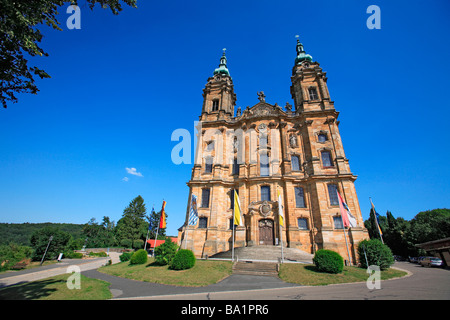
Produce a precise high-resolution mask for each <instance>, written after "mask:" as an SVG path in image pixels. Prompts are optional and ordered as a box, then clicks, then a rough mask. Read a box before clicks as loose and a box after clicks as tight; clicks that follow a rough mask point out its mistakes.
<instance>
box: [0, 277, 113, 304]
mask: <svg viewBox="0 0 450 320" xmlns="http://www.w3.org/2000/svg"><path fill="white" fill-rule="evenodd" d="M69 276H70V274H63V275H59V276H54V277H51V278H47V279H43V280H38V281H33V282H28V283H23V284H18V285H15V286H11V287H7V288H2V289H0V300H105V299H110V298H112V294H111V292H110V291H109V285H110V284H109V283H108V282H106V281H102V280H97V279H91V278H87V277H85V276H83V275H81V288H80V289H72V290H70V289H68V288H67V278H68V277H69Z"/></svg>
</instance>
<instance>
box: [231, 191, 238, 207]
mask: <svg viewBox="0 0 450 320" xmlns="http://www.w3.org/2000/svg"><path fill="white" fill-rule="evenodd" d="M234 190H236V193H237V194H238V196H239V189H231V190H230V203H231V205H230V208H231V209H234Z"/></svg>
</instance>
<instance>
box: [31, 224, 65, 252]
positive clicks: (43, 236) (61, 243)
mask: <svg viewBox="0 0 450 320" xmlns="http://www.w3.org/2000/svg"><path fill="white" fill-rule="evenodd" d="M50 237H52V241H51V242H50V245H49V246H48V250H47V254H46V255H45V260H52V259H56V258H57V257H58V254H59V253H61V252H64V249H65V248H66V246H67V245H68V243H69V241H70V240H71V238H72V236H71V235H70V234H69V233H67V232H64V231H62V230H60V229H58V228H55V227H45V228H42V229H39V230H36V231H35V232H33V234H32V235H31V238H30V243H31V247H32V248H33V250H34V252H33V255H32V258H33V260H41V259H42V256H43V255H44V252H45V249H46V248H47V245H48V243H49V239H50Z"/></svg>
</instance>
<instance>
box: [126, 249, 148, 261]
mask: <svg viewBox="0 0 450 320" xmlns="http://www.w3.org/2000/svg"><path fill="white" fill-rule="evenodd" d="M147 259H148V257H147V251H145V250H144V249H140V250H138V251H136V252H135V253H133V255H132V256H131V258H130V264H144V263H147Z"/></svg>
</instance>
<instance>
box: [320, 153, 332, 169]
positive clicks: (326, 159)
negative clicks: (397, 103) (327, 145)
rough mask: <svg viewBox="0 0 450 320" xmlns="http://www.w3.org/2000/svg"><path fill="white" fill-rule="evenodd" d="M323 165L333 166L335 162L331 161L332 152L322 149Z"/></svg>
mask: <svg viewBox="0 0 450 320" xmlns="http://www.w3.org/2000/svg"><path fill="white" fill-rule="evenodd" d="M321 154H322V165H323V166H324V167H332V166H333V162H332V161H331V153H330V151H322V152H321Z"/></svg>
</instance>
